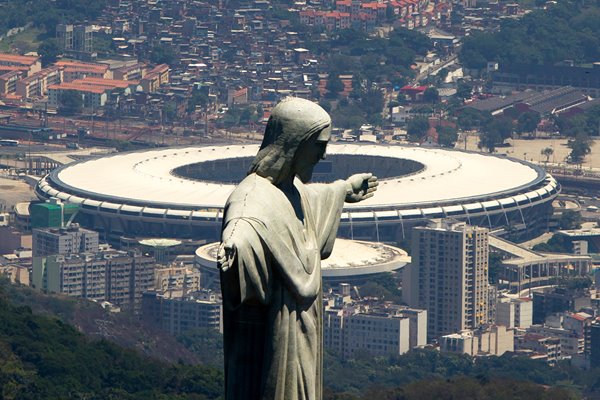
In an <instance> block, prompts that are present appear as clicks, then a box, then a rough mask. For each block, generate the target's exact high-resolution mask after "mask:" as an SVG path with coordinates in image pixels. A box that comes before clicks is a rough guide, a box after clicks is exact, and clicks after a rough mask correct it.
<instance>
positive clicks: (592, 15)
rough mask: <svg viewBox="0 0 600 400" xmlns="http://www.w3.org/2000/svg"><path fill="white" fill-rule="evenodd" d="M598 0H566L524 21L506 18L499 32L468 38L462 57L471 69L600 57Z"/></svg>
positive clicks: (536, 12) (587, 60)
mask: <svg viewBox="0 0 600 400" xmlns="http://www.w3.org/2000/svg"><path fill="white" fill-rule="evenodd" d="M599 5H600V4H599V2H598V0H592V1H586V2H581V1H575V0H566V1H560V2H557V4H551V5H548V7H547V9H539V10H535V11H533V12H531V13H529V14H527V15H526V16H524V17H523V18H522V19H520V20H506V21H505V22H503V24H502V26H501V29H500V31H499V32H498V33H490V32H479V33H474V34H473V35H471V36H468V37H466V38H465V41H464V46H463V49H462V53H461V60H462V61H463V63H464V64H465V66H467V67H469V68H485V66H486V63H487V62H488V61H498V62H500V63H501V64H510V63H524V64H554V63H557V62H560V61H563V60H573V61H575V62H578V63H586V62H594V61H597V60H598V59H600V31H599V30H598V26H600V8H599V7H598V6H599Z"/></svg>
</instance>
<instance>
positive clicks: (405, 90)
mask: <svg viewBox="0 0 600 400" xmlns="http://www.w3.org/2000/svg"><path fill="white" fill-rule="evenodd" d="M425 90H427V86H410V85H406V86H403V87H402V88H400V93H402V94H405V95H407V96H409V97H410V98H411V99H412V100H419V99H421V98H422V97H423V93H424V92H425Z"/></svg>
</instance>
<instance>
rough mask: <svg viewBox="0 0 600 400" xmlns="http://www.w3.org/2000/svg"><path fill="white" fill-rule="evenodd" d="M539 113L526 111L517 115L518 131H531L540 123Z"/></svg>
mask: <svg viewBox="0 0 600 400" xmlns="http://www.w3.org/2000/svg"><path fill="white" fill-rule="evenodd" d="M540 120H541V118H540V115H539V114H538V113H536V112H532V111H528V112H524V113H522V114H521V115H519V117H518V119H517V132H518V133H532V132H534V131H535V129H536V128H537V126H538V124H539V123H540Z"/></svg>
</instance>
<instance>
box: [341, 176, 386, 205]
mask: <svg viewBox="0 0 600 400" xmlns="http://www.w3.org/2000/svg"><path fill="white" fill-rule="evenodd" d="M346 185H347V190H346V202H347V203H358V202H359V201H363V200H365V199H368V198H369V197H373V194H374V193H375V191H376V190H377V186H379V181H378V180H377V177H376V176H373V174H371V173H363V174H356V175H352V176H351V177H350V178H348V179H346Z"/></svg>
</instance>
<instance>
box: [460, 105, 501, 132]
mask: <svg viewBox="0 0 600 400" xmlns="http://www.w3.org/2000/svg"><path fill="white" fill-rule="evenodd" d="M491 121H492V115H491V114H490V113H484V112H481V111H479V110H475V109H473V108H469V107H467V108H463V109H462V110H459V111H458V115H457V117H456V124H457V125H458V127H459V128H460V129H462V130H471V129H477V128H480V127H481V126H483V125H485V124H488V123H489V122H491Z"/></svg>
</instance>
